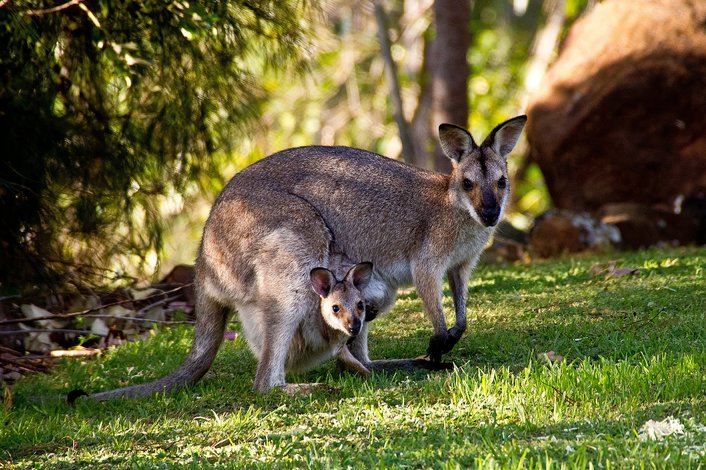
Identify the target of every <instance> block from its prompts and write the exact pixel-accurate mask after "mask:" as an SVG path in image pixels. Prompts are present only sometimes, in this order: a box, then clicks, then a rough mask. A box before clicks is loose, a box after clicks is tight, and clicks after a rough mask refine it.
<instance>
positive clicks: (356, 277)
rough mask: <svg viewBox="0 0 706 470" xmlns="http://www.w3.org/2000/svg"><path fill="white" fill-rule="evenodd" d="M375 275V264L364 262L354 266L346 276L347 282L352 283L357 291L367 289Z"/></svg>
mask: <svg viewBox="0 0 706 470" xmlns="http://www.w3.org/2000/svg"><path fill="white" fill-rule="evenodd" d="M372 275H373V263H369V262H367V261H366V262H364V263H358V264H356V265H355V266H353V267H352V268H351V269H350V270H349V271H348V274H346V278H345V280H346V281H347V282H351V283H352V284H353V285H354V286H355V287H356V289H365V287H366V286H367V285H368V283H369V282H370V278H371V277H372Z"/></svg>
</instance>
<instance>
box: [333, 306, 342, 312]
mask: <svg viewBox="0 0 706 470" xmlns="http://www.w3.org/2000/svg"><path fill="white" fill-rule="evenodd" d="M331 310H333V313H338V312H339V311H340V310H341V307H339V306H338V305H334V306H333V307H331Z"/></svg>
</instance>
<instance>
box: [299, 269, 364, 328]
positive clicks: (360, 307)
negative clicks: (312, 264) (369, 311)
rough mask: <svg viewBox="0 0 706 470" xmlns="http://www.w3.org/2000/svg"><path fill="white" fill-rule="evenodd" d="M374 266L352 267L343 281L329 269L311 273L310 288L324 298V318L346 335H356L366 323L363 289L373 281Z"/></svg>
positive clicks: (322, 300) (328, 323) (322, 301)
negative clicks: (371, 278)
mask: <svg viewBox="0 0 706 470" xmlns="http://www.w3.org/2000/svg"><path fill="white" fill-rule="evenodd" d="M371 274H372V264H371V263H359V264H356V265H355V266H353V267H352V268H351V269H350V270H349V271H348V274H346V276H345V277H344V278H343V280H342V281H339V280H337V279H336V276H334V274H333V273H332V272H331V271H329V270H328V269H326V268H314V269H312V270H311V273H310V277H311V285H312V288H313V289H314V292H316V293H317V294H319V297H321V315H322V317H323V319H324V321H325V322H326V324H327V325H328V326H329V327H331V328H333V329H334V330H337V331H340V332H342V333H344V334H346V335H347V336H356V335H357V334H358V333H359V332H360V329H361V327H362V326H363V322H364V321H365V299H364V298H363V295H362V294H361V290H362V289H363V288H365V286H366V285H367V284H368V282H369V281H370V276H371Z"/></svg>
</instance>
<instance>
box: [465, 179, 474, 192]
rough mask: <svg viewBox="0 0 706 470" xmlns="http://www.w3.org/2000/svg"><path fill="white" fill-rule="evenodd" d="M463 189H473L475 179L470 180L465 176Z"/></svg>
mask: <svg viewBox="0 0 706 470" xmlns="http://www.w3.org/2000/svg"><path fill="white" fill-rule="evenodd" d="M463 189H464V191H470V190H471V189H473V181H471V180H469V179H468V178H464V179H463Z"/></svg>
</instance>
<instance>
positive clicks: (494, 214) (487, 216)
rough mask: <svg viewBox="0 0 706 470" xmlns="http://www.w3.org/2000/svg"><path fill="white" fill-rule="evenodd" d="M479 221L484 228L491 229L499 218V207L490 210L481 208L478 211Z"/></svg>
mask: <svg viewBox="0 0 706 470" xmlns="http://www.w3.org/2000/svg"><path fill="white" fill-rule="evenodd" d="M479 215H480V219H481V220H482V221H483V223H484V224H485V226H486V227H492V226H493V225H495V224H497V223H498V217H500V207H498V206H495V207H491V208H485V207H484V208H483V209H481V211H480V214H479Z"/></svg>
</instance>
